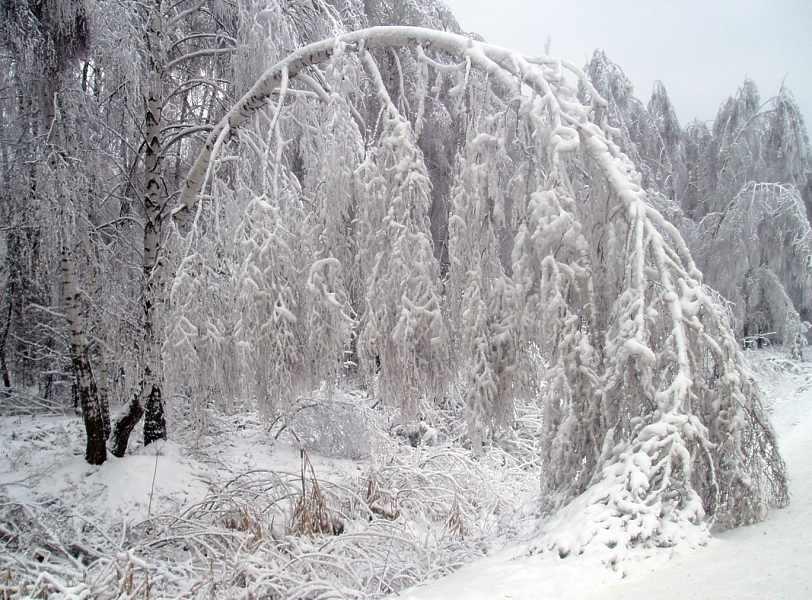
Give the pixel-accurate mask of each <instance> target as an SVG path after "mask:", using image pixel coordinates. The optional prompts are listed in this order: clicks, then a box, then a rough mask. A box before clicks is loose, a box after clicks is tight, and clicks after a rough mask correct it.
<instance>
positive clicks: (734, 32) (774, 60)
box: [445, 0, 812, 130]
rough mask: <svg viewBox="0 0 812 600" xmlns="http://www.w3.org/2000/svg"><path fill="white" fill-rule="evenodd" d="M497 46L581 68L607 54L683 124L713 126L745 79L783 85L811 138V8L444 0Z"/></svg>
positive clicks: (725, 2)
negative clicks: (661, 91)
mask: <svg viewBox="0 0 812 600" xmlns="http://www.w3.org/2000/svg"><path fill="white" fill-rule="evenodd" d="M445 2H446V4H447V5H448V6H449V7H450V8H451V9H452V10H453V11H454V14H455V15H456V16H457V19H458V20H459V22H460V25H461V26H462V28H463V29H464V30H466V31H472V32H476V33H479V34H481V35H482V36H483V37H485V39H486V40H487V41H489V42H491V43H494V44H498V45H500V46H507V47H511V48H516V49H517V50H520V51H522V52H523V53H525V54H541V53H542V52H544V44H545V41H546V39H547V37H548V36H549V37H550V40H551V48H550V53H551V54H553V55H555V56H560V57H562V58H567V59H569V60H571V61H573V62H575V63H576V64H585V63H586V61H587V60H588V58H589V57H590V56H591V54H592V51H593V50H594V49H595V48H603V49H604V50H605V51H606V53H607V55H608V56H609V58H610V59H611V60H612V61H613V62H615V63H617V64H619V65H620V66H621V67H622V68H623V70H624V71H625V72H626V74H627V75H628V76H629V78H630V79H631V80H632V82H633V83H634V86H635V95H636V96H637V97H639V98H641V99H642V100H644V101H648V97H649V95H650V94H651V88H652V84H653V83H654V81H656V80H658V79H659V80H660V81H662V82H663V83H664V84H665V86H666V89H667V90H668V94H669V96H670V97H671V100H672V102H673V103H674V105H675V108H676V110H677V113H678V115H679V117H680V120H681V121H682V123H683V124H685V123H686V122H687V121H690V120H692V119H693V118H695V117H696V118H699V119H702V120H709V119H713V117H714V116H715V115H716V110H717V108H718V107H719V104H720V103H721V102H722V101H723V100H724V99H725V98H727V97H728V96H730V95H731V94H733V93H734V92H735V91H736V89H737V88H738V87H739V86H740V85H741V82H742V81H743V80H744V78H745V76H747V77H750V78H751V79H753V80H754V81H755V82H756V84H757V85H758V88H759V91H760V92H761V97H762V100H766V99H767V98H769V97H770V96H773V95H774V94H775V93H776V92H777V91H778V88H779V87H780V85H781V81H782V80H785V81H786V83H787V85H788V86H789V88H790V89H791V90H792V93H793V95H794V96H795V99H796V100H797V101H798V103H799V104H800V106H801V110H802V111H803V113H804V120H805V121H806V122H807V129H808V130H812V123H810V117H812V0H445Z"/></svg>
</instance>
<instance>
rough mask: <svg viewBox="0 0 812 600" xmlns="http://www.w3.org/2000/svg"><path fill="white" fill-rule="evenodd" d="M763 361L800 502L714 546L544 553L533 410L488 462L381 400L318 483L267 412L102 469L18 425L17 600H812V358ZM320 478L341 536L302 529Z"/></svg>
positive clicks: (13, 519)
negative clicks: (400, 429)
mask: <svg viewBox="0 0 812 600" xmlns="http://www.w3.org/2000/svg"><path fill="white" fill-rule="evenodd" d="M751 365H752V366H753V368H754V371H755V372H756V374H757V376H758V379H759V381H760V382H761V385H762V386H763V387H764V388H765V390H766V392H767V396H768V398H769V401H770V403H771V407H772V413H773V414H772V417H773V421H774V424H775V427H776V429H777V430H778V433H779V436H780V440H781V445H782V450H783V453H784V457H785V459H786V461H787V464H788V469H789V472H790V476H791V486H792V487H791V490H792V502H791V504H790V506H789V507H788V508H786V509H783V510H778V511H773V512H772V513H771V514H770V516H769V517H768V519H767V520H766V521H765V522H763V523H759V524H757V525H753V526H750V527H745V528H740V529H737V530H733V531H728V532H724V533H722V534H720V535H715V536H713V537H712V538H711V539H710V541H709V542H706V541H705V540H699V541H698V542H696V541H695V542H694V543H690V542H686V543H683V544H681V545H678V546H676V547H674V548H658V549H645V550H644V549H638V550H634V551H632V552H630V553H629V554H626V555H624V556H622V557H617V556H614V557H613V556H611V554H596V553H587V554H584V555H581V556H575V555H571V556H569V557H567V558H564V559H562V558H559V555H558V553H557V552H545V551H544V547H545V543H544V539H543V538H542V539H540V538H539V535H538V533H537V532H538V530H539V525H538V515H537V514H536V512H535V509H534V507H533V504H534V498H535V496H534V494H536V493H537V486H538V479H537V472H536V471H535V468H536V465H532V464H522V461H523V460H526V458H527V457H528V456H531V455H532V453H533V448H532V435H533V431H534V427H537V426H538V424H537V423H536V422H535V421H534V418H533V414H532V413H530V412H527V413H525V414H523V415H520V416H522V419H523V420H520V421H521V422H523V423H524V425H522V426H520V427H519V428H518V429H517V431H516V433H515V437H514V439H513V445H512V446H506V447H505V448H493V449H491V450H490V451H489V452H488V454H487V455H486V456H485V457H484V458H482V459H474V458H473V457H472V455H471V453H470V452H469V451H467V450H465V449H461V448H459V447H454V446H452V445H450V444H448V443H446V442H445V441H444V440H443V439H437V437H436V432H432V431H425V432H423V433H422V435H423V441H424V442H430V443H431V444H433V445H420V446H419V447H417V448H414V447H412V446H411V445H410V444H409V443H408V442H407V441H405V439H404V438H403V437H402V436H398V435H396V434H395V433H392V428H391V426H390V425H391V424H390V423H389V422H387V420H386V417H385V416H382V415H378V414H377V411H372V410H367V409H365V410H363V411H361V412H359V415H362V416H363V418H364V419H368V422H367V423H366V424H365V428H366V430H367V431H368V436H369V439H368V443H369V446H368V447H363V445H362V446H361V447H359V448H355V449H356V450H357V453H358V454H360V455H363V456H360V457H355V458H339V457H337V456H335V455H336V454H344V455H347V454H353V452H352V451H349V450H348V449H347V448H343V449H342V448H339V449H338V450H337V451H333V452H330V453H331V454H333V456H332V457H331V456H326V455H324V454H319V453H317V452H315V451H313V452H311V453H310V460H311V462H312V470H311V468H310V466H309V465H304V466H305V467H306V472H305V474H304V475H303V474H302V468H303V464H302V460H301V456H300V453H299V451H298V450H297V449H296V447H295V446H296V441H295V439H294V438H293V437H292V436H290V435H288V432H286V431H284V430H280V427H279V426H278V425H277V426H276V427H275V428H274V427H270V428H269V427H268V426H267V425H263V422H262V420H261V419H259V418H258V417H257V416H256V415H254V416H233V417H226V416H222V415H214V414H212V415H210V416H209V423H208V429H209V432H210V434H209V435H207V436H195V435H192V434H187V435H184V434H183V433H182V432H179V434H178V436H176V437H177V439H178V441H176V442H169V443H164V444H159V445H158V446H157V448H158V451H157V454H156V451H155V450H154V449H150V450H148V451H147V450H144V449H140V450H136V451H135V452H133V453H131V454H129V455H128V456H126V457H125V458H122V459H116V458H111V459H110V460H108V462H106V463H105V464H104V465H102V466H101V467H92V466H89V465H87V464H86V463H85V462H84V460H83V457H82V455H81V451H82V443H81V439H82V426H81V422H80V419H79V418H78V417H75V416H72V415H70V416H65V415H63V416H42V415H39V416H16V417H4V418H2V419H1V420H0V447H1V448H2V451H1V453H0V506H1V507H2V508H1V509H0V597H2V598H3V599H4V600H5V598H11V597H13V598H16V597H40V596H38V595H37V596H32V595H33V594H41V593H43V592H44V591H46V590H47V591H48V592H50V594H51V595H50V596H48V597H54V598H96V597H100V598H107V597H109V598H119V597H120V598H145V597H151V598H156V597H167V598H171V597H189V598H196V597H216V598H251V597H263V594H268V595H270V594H272V593H278V594H281V595H282V596H281V597H302V598H304V597H317V596H318V595H319V594H324V596H323V597H347V598H367V597H383V596H386V595H387V592H388V591H389V592H393V591H394V592H397V591H398V590H401V591H400V592H399V595H398V597H400V598H408V599H410V600H433V599H438V600H439V599H445V598H470V599H472V600H478V599H482V600H485V599H488V600H491V599H493V600H497V599H498V600H523V599H527V600H530V599H532V600H545V599H560V598H573V599H598V598H600V599H610V600H611V599H621V598H622V599H630V600H636V599H644V598H645V599H649V598H666V599H667V598H675V599H676V598H679V599H688V598H696V599H705V600H722V599H731V600H733V599H748V598H753V599H756V598H758V599H773V600H794V599H798V600H802V599H805V598H810V597H812V466H811V465H810V463H809V460H808V458H809V457H810V456H812V435H809V433H810V432H811V431H812V363H810V362H805V363H797V362H792V361H789V360H786V359H784V358H781V357H780V356H778V355H776V354H769V353H762V352H759V353H758V355H757V356H756V357H755V358H753V359H752V360H751ZM336 401H337V402H339V403H350V404H352V403H355V404H359V403H360V404H361V405H363V404H364V402H365V400H364V399H363V398H360V397H352V396H351V395H342V396H339V397H338V398H337V399H336ZM355 425H357V423H355ZM345 433H346V432H345ZM331 435H332V434H331ZM348 435H349V437H350V438H351V439H353V440H356V439H357V438H358V437H359V436H361V435H362V434H360V433H359V432H358V431H355V430H354V431H352V432H350V433H349V434H348ZM277 438H278V439H277ZM308 443H310V444H311V446H312V445H313V444H316V445H318V442H312V443H311V442H308ZM341 443H342V442H341V436H340V435H338V436H333V437H332V438H331V439H330V440H329V444H327V445H326V446H324V445H323V446H322V447H323V448H325V449H327V450H331V449H332V450H335V449H336V445H337V444H338V445H340V444H341ZM313 476H315V479H317V480H318V482H319V485H320V486H321V488H320V489H321V490H322V491H323V497H324V499H325V503H326V508H327V510H328V512H325V513H324V514H325V515H327V516H326V517H325V518H329V519H333V521H332V522H331V523H330V524H329V527H331V528H332V527H334V526H335V529H336V531H334V532H333V533H338V532H339V531H338V530H339V529H340V535H329V533H325V531H322V532H319V535H316V536H308V535H301V531H300V530H297V527H299V528H301V527H303V522H302V521H297V516H296V515H297V506H301V501H302V497H303V496H302V493H301V486H302V481H303V479H305V480H306V482H305V490H306V492H307V493H306V494H305V497H306V498H308V499H309V498H311V497H312V496H313V484H312V479H313ZM316 514H317V515H318V514H319V513H318V510H316ZM331 531H332V530H331ZM466 563H467V564H466ZM206 565H208V566H206ZM463 565H465V566H463ZM423 582H428V583H423ZM404 589H405V591H403V590H404ZM252 594H254V595H252Z"/></svg>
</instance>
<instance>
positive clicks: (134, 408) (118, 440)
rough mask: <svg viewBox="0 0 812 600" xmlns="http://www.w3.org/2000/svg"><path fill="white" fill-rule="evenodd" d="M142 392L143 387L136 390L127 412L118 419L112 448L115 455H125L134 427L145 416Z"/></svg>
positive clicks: (111, 450)
mask: <svg viewBox="0 0 812 600" xmlns="http://www.w3.org/2000/svg"><path fill="white" fill-rule="evenodd" d="M141 393H142V390H141V389H139V390H138V391H136V392H135V394H134V395H133V398H132V400H130V404H129V406H127V412H126V413H124V414H123V415H122V416H121V418H120V419H119V420H118V421H116V427H115V429H114V430H113V440H112V446H113V447H112V448H111V449H110V452H112V453H113V456H118V457H119V458H121V457H122V456H124V454H125V453H126V452H127V444H128V443H129V441H130V434H131V433H132V431H133V429H135V426H136V425H137V424H138V421H140V420H141V417H142V416H144V406H143V405H142V404H141Z"/></svg>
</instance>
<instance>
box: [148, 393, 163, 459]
mask: <svg viewBox="0 0 812 600" xmlns="http://www.w3.org/2000/svg"><path fill="white" fill-rule="evenodd" d="M165 439H166V419H165V418H164V403H163V399H162V398H161V388H160V386H159V385H158V384H157V383H153V384H152V389H151V390H150V392H149V396H148V397H147V407H146V415H145V416H144V445H145V446H147V445H149V444H151V443H152V442H157V441H158V440H165Z"/></svg>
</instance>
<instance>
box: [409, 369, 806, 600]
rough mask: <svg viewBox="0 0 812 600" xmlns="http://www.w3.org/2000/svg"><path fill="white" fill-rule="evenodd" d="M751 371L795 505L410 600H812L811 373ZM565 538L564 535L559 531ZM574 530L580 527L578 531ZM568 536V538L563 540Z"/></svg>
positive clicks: (520, 557)
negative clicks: (655, 545)
mask: <svg viewBox="0 0 812 600" xmlns="http://www.w3.org/2000/svg"><path fill="white" fill-rule="evenodd" d="M759 354H760V356H758V358H757V359H756V360H754V361H753V366H754V372H755V374H756V376H757V378H758V380H759V383H760V384H761V386H762V387H763V389H764V390H765V392H766V394H767V397H768V403H769V405H770V406H771V408H772V420H773V424H774V426H775V428H776V431H777V433H778V436H779V440H780V445H781V450H782V453H783V456H784V459H785V461H786V463H787V468H788V471H789V476H790V493H791V500H790V505H789V506H788V507H786V508H784V509H780V510H773V511H771V513H770V514H769V516H768V518H767V519H766V520H765V521H763V522H761V523H758V524H755V525H752V526H749V527H742V528H739V529H735V530H732V531H726V532H722V533H720V534H718V535H714V536H712V537H711V538H710V540H709V541H707V543H705V541H704V540H703V541H700V540H689V541H688V542H687V543H682V544H679V545H677V546H676V547H674V548H661V549H654V550H648V551H646V550H638V551H635V552H633V553H631V554H630V555H627V556H625V557H624V560H622V561H621V562H618V563H615V564H613V562H614V561H613V559H614V558H615V557H613V556H612V555H611V552H607V553H606V554H602V555H596V554H594V553H593V554H591V555H582V556H569V557H567V558H560V557H559V556H558V553H556V552H553V553H550V552H547V553H540V554H531V551H530V548H531V547H538V546H539V545H541V546H543V542H542V543H541V544H538V543H536V544H534V546H531V545H530V544H527V543H525V544H519V545H516V546H513V547H511V548H508V549H506V550H503V551H502V552H500V553H498V554H496V555H494V556H492V557H488V558H485V559H482V560H479V561H477V562H475V563H473V564H470V565H467V566H465V567H463V568H462V569H460V570H459V571H457V572H455V573H453V574H452V575H449V576H447V577H445V578H444V579H442V580H439V581H436V582H433V583H430V584H427V585H424V586H420V587H417V588H413V589H412V590H409V591H407V592H406V593H404V594H401V595H400V596H399V597H400V598H403V599H404V600H441V599H449V598H465V599H466V600H562V599H572V600H621V599H622V600H655V599H680V600H750V599H753V600H756V599H758V600H807V599H809V598H812V460H811V459H812V363H810V361H809V358H807V362H805V363H796V362H792V361H788V360H784V359H783V358H781V357H780V356H779V355H778V354H771V355H767V356H765V355H764V353H759ZM557 529H558V528H557ZM573 529H576V527H573ZM556 534H557V535H560V531H557V532H556Z"/></svg>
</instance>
